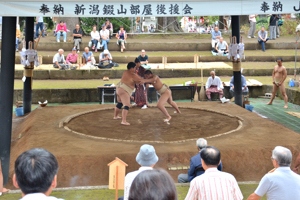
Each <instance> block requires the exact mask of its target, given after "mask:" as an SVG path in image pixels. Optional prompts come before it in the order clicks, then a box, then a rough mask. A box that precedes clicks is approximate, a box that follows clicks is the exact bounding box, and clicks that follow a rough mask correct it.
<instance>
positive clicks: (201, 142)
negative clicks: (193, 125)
mask: <svg viewBox="0 0 300 200" xmlns="http://www.w3.org/2000/svg"><path fill="white" fill-rule="evenodd" d="M196 145H197V150H198V151H199V153H198V154H197V155H195V156H194V157H192V158H191V163H190V169H189V171H188V174H179V175H178V183H188V182H191V181H192V180H193V179H194V178H195V177H197V176H200V175H201V174H204V171H205V170H204V169H203V166H202V163H201V156H200V153H201V150H202V149H204V148H206V146H207V141H206V140H205V139H203V138H200V139H198V140H197V142H196ZM222 167H223V166H222V162H220V164H219V165H218V170H219V171H222Z"/></svg>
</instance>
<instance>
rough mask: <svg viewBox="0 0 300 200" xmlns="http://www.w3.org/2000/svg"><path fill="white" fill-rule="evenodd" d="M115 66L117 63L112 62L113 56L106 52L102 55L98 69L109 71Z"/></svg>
mask: <svg viewBox="0 0 300 200" xmlns="http://www.w3.org/2000/svg"><path fill="white" fill-rule="evenodd" d="M113 66H115V63H114V62H113V61H112V56H111V54H110V53H109V51H108V50H104V51H103V52H102V53H100V55H99V65H98V68H100V69H107V68H112V67H113Z"/></svg>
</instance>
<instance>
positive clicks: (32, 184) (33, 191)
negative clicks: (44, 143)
mask: <svg viewBox="0 0 300 200" xmlns="http://www.w3.org/2000/svg"><path fill="white" fill-rule="evenodd" d="M57 172H58V163H57V160H56V158H55V156H54V155H53V154H52V153H50V152H49V151H46V150H45V149H31V150H28V151H25V152H24V153H22V154H21V155H20V156H19V157H18V158H17V160H16V162H15V174H14V176H13V184H14V186H15V187H16V188H20V189H21V192H22V199H20V200H34V199H37V200H44V199H49V200H55V199H57V198H56V197H50V196H49V195H50V194H51V192H52V190H53V189H54V188H55V187H56V186H57Z"/></svg>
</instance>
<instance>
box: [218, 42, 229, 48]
mask: <svg viewBox="0 0 300 200" xmlns="http://www.w3.org/2000/svg"><path fill="white" fill-rule="evenodd" d="M227 45H228V44H227V42H226V41H223V42H222V43H221V42H218V43H217V47H218V50H222V49H227V48H226V46H227Z"/></svg>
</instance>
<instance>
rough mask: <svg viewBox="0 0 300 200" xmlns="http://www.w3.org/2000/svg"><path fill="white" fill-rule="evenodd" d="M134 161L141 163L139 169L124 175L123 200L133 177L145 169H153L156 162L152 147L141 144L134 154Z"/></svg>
mask: <svg viewBox="0 0 300 200" xmlns="http://www.w3.org/2000/svg"><path fill="white" fill-rule="evenodd" d="M136 162H137V163H138V164H139V165H141V167H140V168H139V170H137V171H134V172H130V173H128V174H127V175H126V176H125V184H124V200H128V196H129V192H130V187H131V184H132V182H133V181H134V179H135V177H136V176H137V175H138V174H139V173H141V172H143V171H145V170H153V167H154V165H155V164H156V163H157V162H158V157H157V155H156V153H155V149H154V147H153V146H152V145H149V144H144V145H143V146H141V148H140V152H139V153H138V154H137V156H136Z"/></svg>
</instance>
